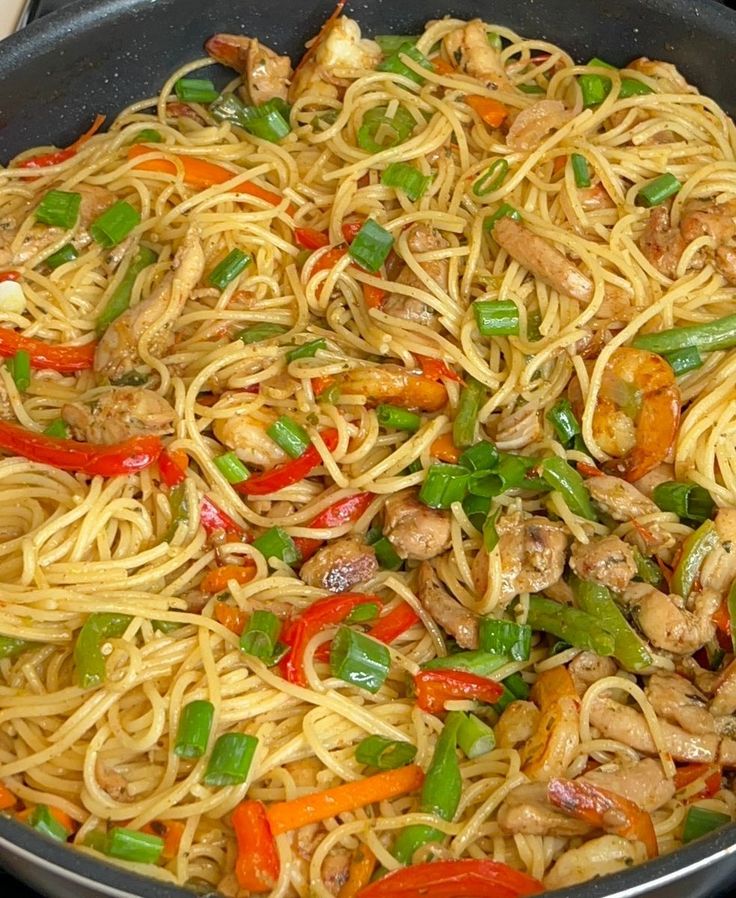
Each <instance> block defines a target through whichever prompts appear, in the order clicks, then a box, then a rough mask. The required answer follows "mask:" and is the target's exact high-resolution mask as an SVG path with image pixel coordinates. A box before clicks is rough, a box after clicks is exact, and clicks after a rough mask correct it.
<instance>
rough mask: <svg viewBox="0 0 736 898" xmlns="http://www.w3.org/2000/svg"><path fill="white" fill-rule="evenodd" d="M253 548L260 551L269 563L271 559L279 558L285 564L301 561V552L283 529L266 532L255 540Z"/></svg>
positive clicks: (276, 528)
mask: <svg viewBox="0 0 736 898" xmlns="http://www.w3.org/2000/svg"><path fill="white" fill-rule="evenodd" d="M253 548H254V549H258V551H259V552H260V553H261V555H263V557H264V558H265V559H266V560H267V561H268V559H269V558H278V559H279V560H280V561H283V562H284V563H285V564H294V562H295V561H298V560H299V550H298V549H297V547H296V545H295V544H294V540H293V539H292V538H291V537H290V536H289V534H288V533H286V531H285V530H282V529H281V527H272V528H271V529H270V530H266V532H265V533H262V534H261V535H260V536H259V537H258V538H257V539H254V540H253Z"/></svg>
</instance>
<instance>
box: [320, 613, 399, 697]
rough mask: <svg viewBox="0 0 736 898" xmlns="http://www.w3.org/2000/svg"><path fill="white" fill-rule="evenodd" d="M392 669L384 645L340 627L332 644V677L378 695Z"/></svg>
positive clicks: (389, 657) (354, 631) (347, 628)
mask: <svg viewBox="0 0 736 898" xmlns="http://www.w3.org/2000/svg"><path fill="white" fill-rule="evenodd" d="M390 668H391V654H390V652H389V650H388V648H386V646H385V645H383V643H381V642H377V641H376V640H375V639H371V638H370V637H369V636H366V635H365V634H363V633H358V632H357V631H356V630H351V629H350V627H345V626H342V627H340V628H339V629H338V631H337V634H336V635H335V638H334V639H333V640H332V647H331V649H330V671H331V673H332V675H333V676H334V677H338V678H339V679H341V680H344V681H345V682H346V683H351V684H352V685H353V686H358V687H359V688H360V689H365V690H367V691H368V692H373V693H375V692H378V690H379V689H380V688H381V686H383V684H384V682H385V680H386V677H387V676H388V672H389V670H390Z"/></svg>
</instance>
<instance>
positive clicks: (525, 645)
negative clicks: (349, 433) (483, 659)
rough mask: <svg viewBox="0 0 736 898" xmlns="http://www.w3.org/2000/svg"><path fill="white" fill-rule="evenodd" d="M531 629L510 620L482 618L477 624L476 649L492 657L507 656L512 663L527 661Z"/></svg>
mask: <svg viewBox="0 0 736 898" xmlns="http://www.w3.org/2000/svg"><path fill="white" fill-rule="evenodd" d="M531 646H532V628H531V627H530V626H528V625H527V624H517V623H514V621H510V620H497V619H495V618H492V617H483V618H481V619H480V622H479V624H478V647H479V648H480V649H482V650H483V651H484V652H490V653H491V654H492V655H508V656H509V657H510V658H511V659H512V660H514V661H528V660H529V655H530V654H531Z"/></svg>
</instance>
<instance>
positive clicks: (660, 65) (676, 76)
mask: <svg viewBox="0 0 736 898" xmlns="http://www.w3.org/2000/svg"><path fill="white" fill-rule="evenodd" d="M626 68H627V69H632V70H633V71H635V72H641V74H642V75H648V76H649V77H650V78H656V79H657V80H658V81H660V82H661V83H662V90H664V91H666V92H667V93H677V94H682V93H685V94H696V93H698V89H697V88H695V87H693V86H692V84H688V82H687V81H686V80H685V78H684V77H683V76H682V75H681V74H680V72H679V70H678V69H677V68H676V67H675V66H674V65H672V63H671V62H661V61H660V60H658V59H648V58H647V57H646V56H640V57H639V58H638V59H634V60H633V61H632V62H630V63H629V64H628V65H627V66H626Z"/></svg>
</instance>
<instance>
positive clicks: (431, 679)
mask: <svg viewBox="0 0 736 898" xmlns="http://www.w3.org/2000/svg"><path fill="white" fill-rule="evenodd" d="M414 689H415V691H416V694H417V705H419V707H420V708H421V709H422V711H426V712H427V713H428V714H441V713H442V712H443V711H444V710H445V702H449V701H457V700H459V699H460V700H461V699H471V700H474V701H479V702H486V703H488V704H493V702H495V701H498V699H499V698H500V697H501V696H502V695H503V686H501V684H500V683H497V682H496V681H495V680H489V679H488V677H479V676H477V675H476V674H472V673H468V672H467V671H464V670H422V671H420V672H419V673H418V674H415V676H414Z"/></svg>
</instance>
